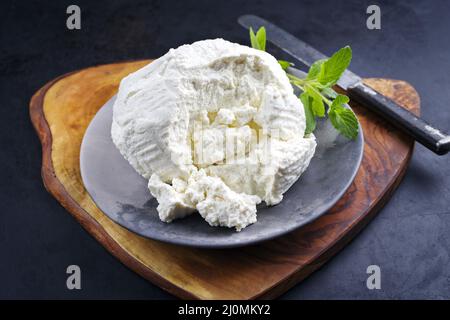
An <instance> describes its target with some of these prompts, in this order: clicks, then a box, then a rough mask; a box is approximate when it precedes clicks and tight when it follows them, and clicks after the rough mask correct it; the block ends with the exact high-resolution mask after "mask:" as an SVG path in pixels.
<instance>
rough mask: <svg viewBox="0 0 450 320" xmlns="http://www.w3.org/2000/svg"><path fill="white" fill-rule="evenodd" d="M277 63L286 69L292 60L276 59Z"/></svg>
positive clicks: (291, 64)
mask: <svg viewBox="0 0 450 320" xmlns="http://www.w3.org/2000/svg"><path fill="white" fill-rule="evenodd" d="M278 63H279V64H280V66H281V68H282V69H283V70H284V71H286V69H287V68H289V67H291V66H293V65H294V64H293V63H292V62H289V61H285V60H278Z"/></svg>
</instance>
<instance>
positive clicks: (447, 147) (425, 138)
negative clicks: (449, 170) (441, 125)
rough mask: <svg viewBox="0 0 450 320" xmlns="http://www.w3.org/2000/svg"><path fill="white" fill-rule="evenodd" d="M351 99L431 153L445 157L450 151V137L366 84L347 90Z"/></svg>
mask: <svg viewBox="0 0 450 320" xmlns="http://www.w3.org/2000/svg"><path fill="white" fill-rule="evenodd" d="M347 93H348V95H349V96H350V98H351V99H353V100H355V101H357V102H359V103H361V104H362V105H364V106H367V107H368V108H369V110H373V111H375V112H376V113H378V114H379V115H380V116H382V117H383V118H385V119H386V120H388V121H389V122H390V123H392V124H393V125H394V126H396V127H397V128H399V129H400V130H402V131H403V132H405V133H406V134H408V135H409V136H410V137H412V138H414V140H416V141H417V142H419V143H421V144H422V145H424V146H425V147H427V148H428V149H430V150H431V151H433V152H435V153H437V154H439V155H443V154H446V153H447V152H448V151H450V136H448V135H445V134H443V133H442V132H441V131H439V130H438V129H435V128H434V127H433V126H431V125H429V124H428V123H426V122H425V121H424V120H423V119H421V118H419V117H417V116H416V115H414V114H413V113H412V112H410V111H408V110H407V109H405V108H403V107H401V106H399V105H398V104H397V103H395V102H394V101H392V100H391V99H389V98H387V97H385V96H383V95H382V94H381V93H379V92H377V91H375V90H374V89H372V88H371V87H369V86H367V85H366V84H364V83H362V82H359V83H357V84H355V85H353V86H351V87H349V88H348V89H347Z"/></svg>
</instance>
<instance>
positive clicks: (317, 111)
mask: <svg viewBox="0 0 450 320" xmlns="http://www.w3.org/2000/svg"><path fill="white" fill-rule="evenodd" d="M305 91H306V93H307V94H308V95H309V96H310V97H311V100H312V104H311V108H312V111H313V113H314V115H315V116H318V117H323V116H324V115H325V105H324V104H323V99H322V96H321V95H320V93H319V92H318V91H316V89H314V88H313V87H311V86H306V87H305Z"/></svg>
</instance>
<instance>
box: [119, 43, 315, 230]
mask: <svg viewBox="0 0 450 320" xmlns="http://www.w3.org/2000/svg"><path fill="white" fill-rule="evenodd" d="M305 127H306V124H305V115H304V109H303V106H302V104H301V102H300V100H299V99H298V98H297V97H296V96H295V95H294V93H293V89H292V87H291V85H290V83H289V80H288V78H287V77H286V74H285V73H284V71H283V70H282V69H281V67H280V66H279V64H278V62H277V60H276V59H275V58H274V57H272V56H271V55H270V54H268V53H266V52H263V51H260V50H255V49H252V48H249V47H246V46H242V45H239V44H235V43H231V42H228V41H225V40H223V39H215V40H204V41H199V42H195V43H193V44H191V45H184V46H181V47H179V48H177V49H171V50H170V51H169V52H168V53H167V54H165V55H164V56H162V57H161V58H159V59H157V60H155V61H154V62H152V63H151V64H149V65H147V66H145V67H144V68H142V69H140V70H138V71H136V72H134V73H132V74H130V75H129V76H127V77H126V78H124V79H123V80H122V81H121V84H120V87H119V92H118V94H117V99H116V102H115V104H114V112H113V122H112V127H111V135H112V140H113V142H114V144H115V145H116V146H117V148H118V149H119V151H120V153H121V154H122V155H123V156H124V157H125V159H127V160H128V162H129V163H130V164H131V165H132V166H133V168H134V169H135V170H136V171H137V172H138V173H140V174H141V175H142V176H143V177H145V178H147V179H149V183H148V187H149V190H150V192H151V194H152V195H153V196H154V197H156V199H157V200H158V203H159V205H158V208H157V209H158V213H159V217H160V219H161V220H162V221H165V222H171V221H173V220H174V219H178V218H182V217H185V216H186V215H189V214H191V213H193V212H198V213H199V214H200V215H201V216H202V217H203V218H204V219H205V220H206V221H207V222H208V223H209V224H210V225H212V226H225V227H230V228H235V229H236V230H237V231H240V230H241V229H243V228H245V227H246V226H248V225H249V224H252V223H254V222H256V205H257V204H258V203H260V202H261V201H264V202H265V203H266V204H267V205H275V204H277V203H279V202H280V201H281V200H282V199H283V193H285V192H286V191H287V190H288V189H289V188H290V187H291V186H292V184H293V183H294V182H295V181H297V179H298V178H299V177H300V175H301V174H302V173H303V172H304V171H305V170H306V168H307V167H308V165H309V163H310V160H311V158H312V156H313V155H314V151H315V147H316V141H315V137H314V135H312V134H311V135H309V136H308V137H304V133H305Z"/></svg>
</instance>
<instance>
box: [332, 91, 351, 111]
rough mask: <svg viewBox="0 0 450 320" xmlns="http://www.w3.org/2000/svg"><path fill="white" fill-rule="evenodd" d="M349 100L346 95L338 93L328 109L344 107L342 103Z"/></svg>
mask: <svg viewBox="0 0 450 320" xmlns="http://www.w3.org/2000/svg"><path fill="white" fill-rule="evenodd" d="M349 101H350V99H349V98H348V97H347V96H344V95H343V94H338V95H337V96H336V98H335V99H334V100H333V103H332V104H331V107H330V109H333V108H337V107H344V106H343V105H344V104H346V103H348V102H349Z"/></svg>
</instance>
